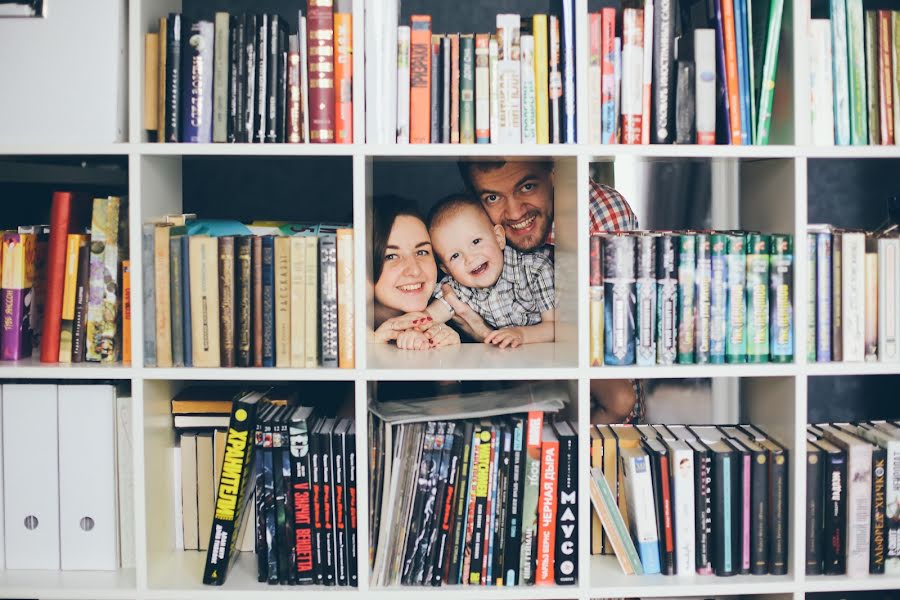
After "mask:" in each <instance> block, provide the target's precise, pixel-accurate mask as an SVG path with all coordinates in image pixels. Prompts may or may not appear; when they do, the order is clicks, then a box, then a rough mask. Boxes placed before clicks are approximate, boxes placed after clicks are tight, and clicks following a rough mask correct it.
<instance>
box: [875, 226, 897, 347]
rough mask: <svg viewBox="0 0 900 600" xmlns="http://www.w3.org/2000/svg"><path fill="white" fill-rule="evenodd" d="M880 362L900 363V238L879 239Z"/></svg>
mask: <svg viewBox="0 0 900 600" xmlns="http://www.w3.org/2000/svg"><path fill="white" fill-rule="evenodd" d="M878 281H879V284H880V285H879V286H878V360H880V361H882V362H897V361H900V339H898V338H900V330H898V324H897V320H898V315H900V239H897V238H879V239H878Z"/></svg>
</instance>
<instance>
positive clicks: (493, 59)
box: [488, 36, 500, 144]
mask: <svg viewBox="0 0 900 600" xmlns="http://www.w3.org/2000/svg"><path fill="white" fill-rule="evenodd" d="M499 54H500V47H499V46H498V45H497V38H496V37H495V36H491V41H490V45H489V50H488V63H489V65H490V78H491V92H490V103H491V121H490V123H491V143H492V144H498V143H500V72H499V68H498V67H499Z"/></svg>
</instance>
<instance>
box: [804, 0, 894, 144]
mask: <svg viewBox="0 0 900 600" xmlns="http://www.w3.org/2000/svg"><path fill="white" fill-rule="evenodd" d="M826 6H828V7H829V8H830V11H829V12H830V15H829V16H830V18H827V19H821V18H813V19H810V21H809V59H810V73H809V76H810V85H809V94H810V96H809V99H810V106H811V117H812V121H811V126H812V139H813V143H814V144H817V145H823V146H830V145H834V144H837V145H850V144H852V145H866V144H871V145H877V144H881V145H894V144H900V11H896V10H894V11H892V10H887V9H881V8H879V9H878V10H875V9H865V10H864V6H863V2H862V0H830V1H829V2H828V3H826ZM817 12H818V11H817V10H815V9H814V12H813V16H814V17H816V16H820V15H817Z"/></svg>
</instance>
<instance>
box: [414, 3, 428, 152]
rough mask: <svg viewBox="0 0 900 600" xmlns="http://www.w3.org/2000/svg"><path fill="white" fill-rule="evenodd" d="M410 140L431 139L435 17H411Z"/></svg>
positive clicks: (418, 141)
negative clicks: (432, 52)
mask: <svg viewBox="0 0 900 600" xmlns="http://www.w3.org/2000/svg"><path fill="white" fill-rule="evenodd" d="M410 30H411V31H410V44H409V141H410V143H412V144H427V143H428V142H429V141H430V139H431V108H430V107H431V16H430V15H413V16H412V17H410Z"/></svg>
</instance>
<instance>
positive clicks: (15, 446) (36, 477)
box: [3, 384, 59, 570]
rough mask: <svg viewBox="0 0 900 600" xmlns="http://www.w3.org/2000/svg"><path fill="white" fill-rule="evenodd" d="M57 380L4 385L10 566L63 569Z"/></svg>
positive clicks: (4, 442)
mask: <svg viewBox="0 0 900 600" xmlns="http://www.w3.org/2000/svg"><path fill="white" fill-rule="evenodd" d="M56 393H57V386H56V385H46V384H37V385H19V384H8V385H7V384H5V385H4V386H3V491H4V504H5V506H4V519H5V529H6V531H5V533H6V536H5V538H4V539H5V544H6V548H5V551H6V568H7V569H53V570H55V569H59V463H58V456H59V453H58V448H57V436H56V424H57V402H56Z"/></svg>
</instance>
